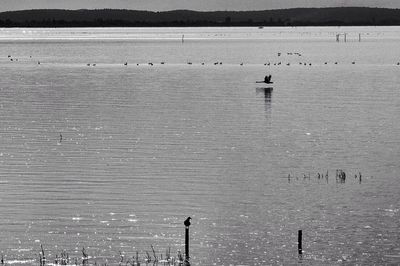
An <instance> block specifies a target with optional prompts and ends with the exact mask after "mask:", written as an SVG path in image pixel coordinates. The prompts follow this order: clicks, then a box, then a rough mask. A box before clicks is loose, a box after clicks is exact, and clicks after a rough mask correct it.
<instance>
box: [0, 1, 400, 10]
mask: <svg viewBox="0 0 400 266" xmlns="http://www.w3.org/2000/svg"><path fill="white" fill-rule="evenodd" d="M336 6H364V7H386V8H400V0H0V12H2V11H11V10H23V9H41V8H47V9H50V8H51V9H53V8H61V9H102V8H118V9H134V10H151V11H165V10H174V9H191V10H199V11H209V10H266V9H279V8H293V7H336Z"/></svg>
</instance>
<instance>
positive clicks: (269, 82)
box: [256, 75, 273, 84]
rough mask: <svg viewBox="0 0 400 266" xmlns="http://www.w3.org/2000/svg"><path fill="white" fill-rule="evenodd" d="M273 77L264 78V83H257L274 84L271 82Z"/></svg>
mask: <svg viewBox="0 0 400 266" xmlns="http://www.w3.org/2000/svg"><path fill="white" fill-rule="evenodd" d="M271 78H272V76H271V75H267V76H265V78H264V81H256V83H267V84H272V83H273V82H272V81H271Z"/></svg>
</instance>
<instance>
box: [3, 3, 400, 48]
mask: <svg viewBox="0 0 400 266" xmlns="http://www.w3.org/2000/svg"><path fill="white" fill-rule="evenodd" d="M350 25H352V26H362V25H364V26H370V25H371V26H372V25H375V26H378V25H400V9H390V8H367V7H333V8H289V9H278V10H261V11H214V12H213V11H210V12H199V11H192V10H172V11H165V12H151V11H138V10H122V9H97V10H85V9H81V10H62V9H33V10H22V11H7V12H1V13H0V27H193V26H203V27H210V26H217V27H220V26H258V27H260V26H261V27H263V26H350ZM182 41H183V38H182Z"/></svg>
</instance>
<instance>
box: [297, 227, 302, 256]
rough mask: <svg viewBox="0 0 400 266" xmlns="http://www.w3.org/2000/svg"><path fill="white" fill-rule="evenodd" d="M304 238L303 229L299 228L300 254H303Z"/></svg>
mask: <svg viewBox="0 0 400 266" xmlns="http://www.w3.org/2000/svg"><path fill="white" fill-rule="evenodd" d="M302 238H303V232H302V230H299V236H298V240H297V241H298V242H297V243H298V247H297V249H298V251H299V256H301V255H302V254H303V247H302V241H303V240H302Z"/></svg>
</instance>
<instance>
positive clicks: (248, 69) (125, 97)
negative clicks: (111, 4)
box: [0, 27, 400, 265]
mask: <svg viewBox="0 0 400 266" xmlns="http://www.w3.org/2000/svg"><path fill="white" fill-rule="evenodd" d="M342 33H347V42H344V41H343V36H341V37H340V42H336V41H335V38H336V37H335V36H336V34H342ZM359 34H361V35H359ZM182 35H184V38H183V42H182ZM359 36H361V42H359ZM278 53H281V55H280V56H278ZM9 55H10V57H8V56H9ZM300 55H301V56H300ZM11 59H13V61H11ZM17 59H18V61H17ZM38 62H40V64H38ZM125 62H127V63H128V65H127V66H124V63H125ZM149 62H152V63H153V66H151V65H149V64H148V63H149ZM160 62H165V64H160ZM216 62H222V64H218V65H215V64H214V63H216ZM279 62H281V64H279ZM325 62H326V63H327V64H325ZM335 62H337V64H335ZM353 62H354V64H353ZM397 62H400V27H340V28H338V27H331V28H330V27H328V28H317V27H307V28H263V29H259V28H165V29H164V28H143V29H136V28H126V29H125V28H123V29H117V28H107V29H91V28H85V29H71V28H67V29H0V69H1V79H0V119H1V120H0V122H1V123H0V149H1V150H0V214H1V215H0V232H1V234H0V236H1V237H0V253H1V254H3V255H4V258H5V261H6V262H8V263H11V262H15V264H22V263H23V262H26V263H27V264H37V263H38V262H37V261H38V259H37V258H38V254H39V251H40V244H42V245H43V247H44V248H45V250H46V256H47V257H48V258H50V259H51V258H54V257H55V255H56V254H60V253H61V251H63V250H65V251H67V252H68V253H69V254H70V255H71V256H72V257H80V256H81V249H82V248H83V247H85V249H86V250H87V252H88V253H89V255H90V256H92V257H94V258H93V259H91V260H90V263H94V262H95V261H96V262H97V263H105V262H108V265H113V264H117V263H118V262H119V260H120V255H119V252H121V253H122V254H124V255H125V256H126V257H129V256H130V257H131V256H132V255H135V254H136V251H139V252H140V253H139V254H140V256H141V257H142V258H143V257H144V255H145V253H144V252H145V251H149V252H150V253H152V251H151V247H150V246H151V245H153V246H154V248H155V250H156V252H157V253H163V254H164V256H165V250H166V249H167V248H168V247H171V253H172V254H173V255H175V254H176V252H177V251H178V250H182V251H184V230H185V229H184V225H183V221H184V220H185V219H186V217H188V216H191V217H192V218H193V219H192V225H191V227H190V255H191V262H192V265H277V264H278V265H281V264H284V265H287V264H297V263H303V264H305V265H336V264H339V265H340V264H343V263H346V264H347V263H349V264H358V265H366V264H378V265H382V264H392V265H396V264H399V263H400V222H399V221H400V212H399V209H400V86H399V84H400V66H398V65H397ZM189 63H191V64H189ZM201 63H204V65H202V64H201ZM241 63H243V65H242V66H241V65H240V64H241ZM267 63H269V66H268V65H265V64H267ZM300 63H301V64H300ZM305 63H307V65H306V64H305ZM310 63H311V65H310ZM87 64H90V66H87ZM93 64H96V65H95V66H93ZM137 64H139V65H137ZM274 64H275V65H274ZM287 64H289V65H287ZM267 74H271V75H272V80H273V81H274V84H273V90H272V92H270V91H269V90H268V89H267V90H266V89H265V88H266V86H262V84H256V83H255V81H257V80H263V79H264V76H265V75H267ZM337 169H342V170H343V171H345V172H346V174H347V179H346V182H345V183H337V182H336V181H335V175H336V174H335V173H336V170H337ZM327 171H328V179H326V178H325V175H326V173H327ZM359 172H361V174H362V182H361V183H360V180H359ZM319 173H321V174H322V173H323V174H324V177H323V178H320V179H318V174H319ZM289 174H290V176H291V178H290V179H288V175H289ZM304 175H305V176H306V177H307V178H304ZM355 175H357V178H355V177H354V176H355ZM308 176H310V178H308ZM298 230H303V250H304V254H303V258H302V259H301V260H299V258H298V255H297V254H298V252H297V232H298ZM32 259H33V260H35V262H32V261H31V260H32Z"/></svg>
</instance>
